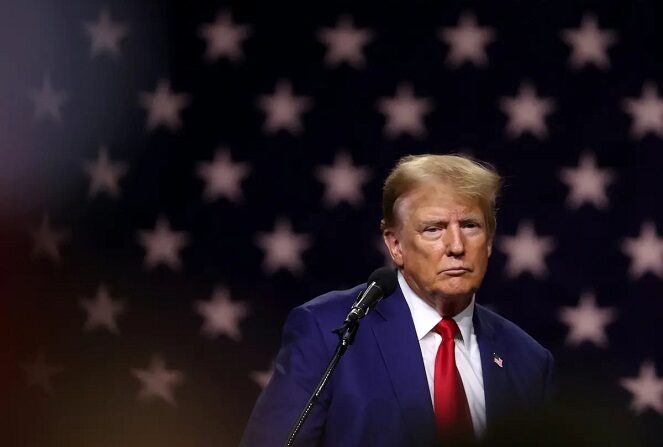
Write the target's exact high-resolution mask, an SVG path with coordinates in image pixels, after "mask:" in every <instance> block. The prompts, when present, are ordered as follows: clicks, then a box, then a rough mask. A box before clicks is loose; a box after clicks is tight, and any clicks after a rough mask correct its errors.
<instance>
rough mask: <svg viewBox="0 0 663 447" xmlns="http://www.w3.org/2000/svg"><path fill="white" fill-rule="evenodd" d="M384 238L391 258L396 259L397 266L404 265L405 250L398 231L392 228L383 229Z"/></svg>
mask: <svg viewBox="0 0 663 447" xmlns="http://www.w3.org/2000/svg"><path fill="white" fill-rule="evenodd" d="M382 239H383V240H384V245H386V246H387V251H388V252H389V256H391V260H392V261H394V264H396V266H397V267H403V252H402V250H401V243H400V240H399V238H398V235H397V234H396V232H395V231H394V230H392V229H386V230H384V231H382Z"/></svg>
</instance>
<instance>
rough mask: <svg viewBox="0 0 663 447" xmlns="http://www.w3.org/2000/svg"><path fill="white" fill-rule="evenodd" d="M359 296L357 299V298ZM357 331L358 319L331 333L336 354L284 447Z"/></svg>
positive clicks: (295, 436)
mask: <svg viewBox="0 0 663 447" xmlns="http://www.w3.org/2000/svg"><path fill="white" fill-rule="evenodd" d="M361 293H362V292H360V294H359V295H361ZM359 295H358V296H357V297H359ZM357 329H359V320H358V319H354V320H346V321H345V322H344V323H343V326H341V327H339V328H337V329H334V331H333V332H334V333H335V334H336V335H338V345H337V346H336V352H334V355H333V356H332V358H331V360H330V361H329V365H327V369H326V370H325V373H324V374H323V375H322V378H321V379H320V382H319V383H318V386H317V387H316V388H315V391H313V394H312V395H311V397H310V398H309V400H308V402H307V403H306V406H305V407H304V410H303V411H302V413H301V414H300V415H299V419H297V422H296V423H295V425H293V427H292V430H290V435H288V441H287V442H286V443H285V444H283V446H284V447H292V445H293V444H294V442H295V439H296V438H297V434H298V433H299V431H300V430H301V428H302V425H304V421H306V418H308V416H309V413H311V410H312V409H313V406H314V405H315V404H317V403H318V402H319V401H320V396H321V395H322V391H323V390H324V389H325V387H326V386H327V382H329V378H330V377H331V375H332V373H333V372H334V370H335V369H336V366H337V365H338V362H339V361H340V360H341V357H343V354H345V351H346V350H347V349H348V346H350V345H351V344H352V342H353V341H354V339H355V334H356V333H357Z"/></svg>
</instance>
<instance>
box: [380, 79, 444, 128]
mask: <svg viewBox="0 0 663 447" xmlns="http://www.w3.org/2000/svg"><path fill="white" fill-rule="evenodd" d="M432 109H433V101H432V100H430V99H428V98H417V97H415V96H414V89H413V88H412V86H411V85H409V84H401V85H399V86H398V88H397V89H396V96H394V97H393V98H383V99H381V100H380V101H379V102H378V110H379V111H380V112H381V113H383V114H384V115H385V117H386V118H387V122H386V124H385V127H384V133H385V134H387V136H388V137H390V138H396V137H397V136H399V135H400V134H402V133H407V134H410V135H411V136H413V137H416V138H423V137H424V136H425V135H426V128H425V127H424V122H423V121H424V115H425V114H427V113H429V112H430V111H431V110H432Z"/></svg>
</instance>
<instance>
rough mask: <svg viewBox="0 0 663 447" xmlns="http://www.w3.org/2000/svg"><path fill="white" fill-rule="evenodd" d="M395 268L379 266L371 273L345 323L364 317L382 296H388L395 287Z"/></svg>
mask: <svg viewBox="0 0 663 447" xmlns="http://www.w3.org/2000/svg"><path fill="white" fill-rule="evenodd" d="M397 282H398V280H397V279H396V270H395V269H394V268H393V267H380V268H379V269H377V270H375V271H374V272H373V273H371V276H369V277H368V281H367V282H366V284H367V287H366V289H365V290H364V291H363V292H362V293H361V294H360V295H359V296H358V297H357V300H356V301H355V303H354V304H353V305H352V309H350V313H349V314H348V316H347V317H345V322H346V323H351V322H352V323H354V322H357V321H358V320H360V319H362V318H364V317H365V316H366V314H367V313H368V311H369V310H371V309H372V308H373V307H374V306H375V305H376V304H377V303H378V302H379V301H380V300H381V299H382V298H384V297H386V296H389V295H391V294H392V293H393V291H394V290H395V289H396V283H397Z"/></svg>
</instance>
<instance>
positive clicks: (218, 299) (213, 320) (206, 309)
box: [194, 287, 250, 341]
mask: <svg viewBox="0 0 663 447" xmlns="http://www.w3.org/2000/svg"><path fill="white" fill-rule="evenodd" d="M194 309H195V310H196V312H198V313H199V314H200V315H201V316H202V317H203V318H204V319H205V322H204V323H203V328H202V331H203V333H205V334H206V335H208V336H209V337H216V336H218V335H220V334H223V335H226V336H228V337H229V338H230V339H231V340H234V341H240V340H241V339H242V332H241V331H240V329H239V325H240V323H241V321H242V320H243V319H245V318H246V316H247V315H248V314H249V312H250V307H249V305H248V304H246V303H245V302H243V301H231V300H230V293H229V292H228V289H226V288H223V287H217V288H216V289H214V292H213V293H212V298H211V299H210V300H209V301H196V303H195V304H194Z"/></svg>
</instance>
